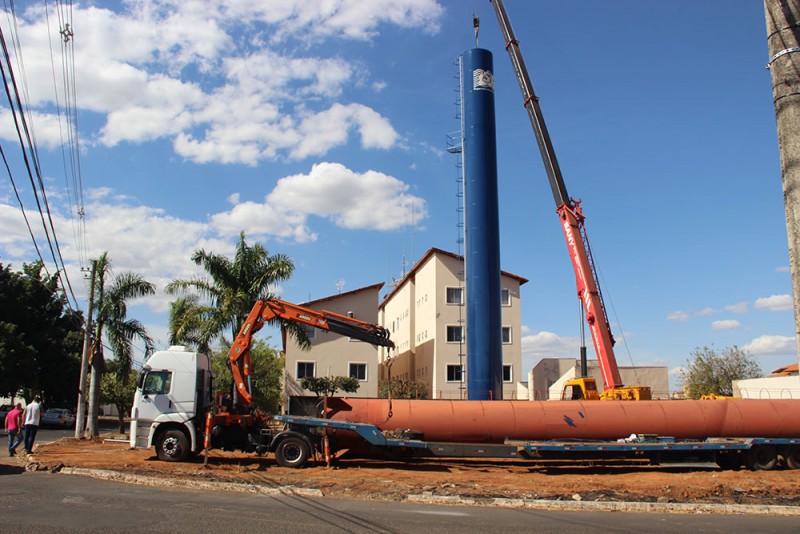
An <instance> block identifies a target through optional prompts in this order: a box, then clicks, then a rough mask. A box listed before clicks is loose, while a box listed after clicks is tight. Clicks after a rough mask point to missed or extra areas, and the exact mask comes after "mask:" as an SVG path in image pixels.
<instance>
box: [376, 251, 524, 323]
mask: <svg viewBox="0 0 800 534" xmlns="http://www.w3.org/2000/svg"><path fill="white" fill-rule="evenodd" d="M435 254H441V255H443V256H450V257H451V258H453V259H455V260H458V261H464V256H461V255H459V254H455V253H453V252H447V251H446V250H442V249H440V248H436V247H431V248H429V249H428V251H427V252H426V253H425V254H423V255H422V257H421V258H420V259H419V261H418V262H417V263H415V264H414V267H413V268H412V269H411V270H410V271H408V272H407V273H406V275H405V276H404V277H403V278H402V279H401V280H400V281H399V282H397V283H396V284H395V286H394V288H393V289H392V290H391V291H389V293H388V294H387V295H386V296H385V297H384V298H383V302H381V305H380V307H381V308H382V307H383V306H384V305H385V304H386V302H388V301H389V299H390V298H391V296H392V295H394V294H395V293H396V292H397V291H398V290H399V289H400V288H401V287H403V286H404V285H405V283H406V282H407V281H408V280H409V279H410V278H411V277H413V276H414V275H415V274H416V273H417V271H418V270H419V269H420V268H421V267H422V266H423V265H424V264H425V262H426V261H428V259H430V258H431V257H432V256H434V255H435ZM500 274H501V275H503V276H508V277H510V278H515V279H516V280H519V285H523V284H525V283H527V282H528V279H527V278H523V277H522V276H519V275H517V274H513V273H509V272H508V271H502V270H501V271H500Z"/></svg>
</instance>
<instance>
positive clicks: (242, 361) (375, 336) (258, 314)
mask: <svg viewBox="0 0 800 534" xmlns="http://www.w3.org/2000/svg"><path fill="white" fill-rule="evenodd" d="M273 319H280V320H282V321H289V322H293V323H298V324H302V325H306V326H313V327H315V328H320V329H322V330H326V331H329V332H334V333H336V334H341V335H343V336H349V337H352V338H355V339H358V340H360V341H366V342H368V343H371V344H373V345H376V346H380V347H388V348H390V349H391V348H394V342H392V340H391V339H389V331H388V330H386V329H385V328H383V327H382V326H379V325H375V324H371V323H367V322H365V321H360V320H358V319H354V318H352V317H347V316H345V315H339V314H338V313H333V312H330V311H325V310H322V311H317V310H312V309H311V308H306V307H305V306H299V305H297V304H292V303H291V302H286V301H284V300H280V299H265V300H259V301H256V303H255V304H254V305H253V308H252V310H250V314H249V315H248V316H247V319H245V321H244V324H242V328H241V329H240V330H239V334H238V335H237V336H236V339H235V340H234V342H233V344H232V345H231V349H230V353H229V360H230V364H231V374H232V375H233V382H234V384H235V385H236V392H237V394H238V397H239V399H238V404H239V405H240V406H243V407H247V406H250V404H252V402H253V394H252V389H251V385H250V345H251V343H252V340H253V335H254V334H255V333H256V332H258V331H259V330H261V328H262V327H263V326H264V324H265V323H267V322H269V321H271V320H273Z"/></svg>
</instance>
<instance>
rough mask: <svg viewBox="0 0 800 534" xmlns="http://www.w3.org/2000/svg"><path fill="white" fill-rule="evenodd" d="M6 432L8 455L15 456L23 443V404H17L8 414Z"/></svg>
mask: <svg viewBox="0 0 800 534" xmlns="http://www.w3.org/2000/svg"><path fill="white" fill-rule="evenodd" d="M6 431H7V432H8V455H9V456H14V455H15V454H16V452H17V451H16V449H17V447H18V446H19V444H20V443H22V403H19V402H18V403H17V404H16V406H14V408H13V409H12V410H11V411H10V412H8V413H7V414H6Z"/></svg>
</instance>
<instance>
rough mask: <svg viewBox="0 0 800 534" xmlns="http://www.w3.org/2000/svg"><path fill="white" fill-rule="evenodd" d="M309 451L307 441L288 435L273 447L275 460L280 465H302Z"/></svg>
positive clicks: (297, 466) (296, 466)
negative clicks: (275, 447) (276, 446)
mask: <svg viewBox="0 0 800 534" xmlns="http://www.w3.org/2000/svg"><path fill="white" fill-rule="evenodd" d="M310 453H311V451H309V449H308V443H306V442H305V440H304V439H302V438H296V437H288V438H286V439H284V440H283V441H281V442H280V444H279V445H278V448H277V449H275V461H276V462H278V465H280V466H281V467H295V468H299V467H303V466H304V465H305V464H306V461H307V460H308V456H309V454H310Z"/></svg>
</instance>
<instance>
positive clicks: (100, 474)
mask: <svg viewBox="0 0 800 534" xmlns="http://www.w3.org/2000/svg"><path fill="white" fill-rule="evenodd" d="M59 473H64V474H67V475H80V476H85V477H91V478H99V479H103V480H113V481H116V482H126V483H128V484H139V485H141V486H158V487H172V488H191V489H215V490H222V491H236V492H240V493H258V494H261V495H299V496H302V497H322V496H323V494H322V490H321V489H317V488H298V487H294V486H275V487H269V486H258V485H256V484H240V483H235V482H205V481H200V480H183V479H177V478H154V477H146V476H141V475H131V474H127V473H120V472H119V471H109V470H105V469H85V468H82V467H64V468H63V469H61V470H60V471H59Z"/></svg>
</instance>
